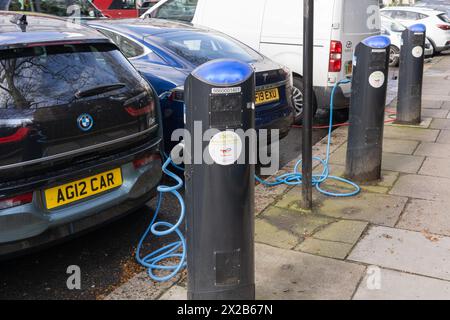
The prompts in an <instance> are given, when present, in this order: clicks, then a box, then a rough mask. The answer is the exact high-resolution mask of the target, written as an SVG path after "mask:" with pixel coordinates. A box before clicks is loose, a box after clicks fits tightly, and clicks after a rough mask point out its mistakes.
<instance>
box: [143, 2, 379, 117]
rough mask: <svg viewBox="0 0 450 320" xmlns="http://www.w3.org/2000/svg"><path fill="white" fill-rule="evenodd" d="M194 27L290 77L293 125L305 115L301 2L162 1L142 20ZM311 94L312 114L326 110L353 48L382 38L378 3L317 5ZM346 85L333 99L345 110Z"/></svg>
mask: <svg viewBox="0 0 450 320" xmlns="http://www.w3.org/2000/svg"><path fill="white" fill-rule="evenodd" d="M142 17H143V18H145V17H151V18H160V19H172V20H182V21H187V22H192V23H194V24H196V25H202V26H206V27H209V28H213V29H216V30H219V31H222V32H224V33H226V34H228V35H230V36H232V37H234V38H236V39H238V40H240V41H242V42H244V43H246V44H247V45H249V46H251V47H252V48H254V49H255V50H257V51H259V52H261V53H262V54H264V55H266V56H268V57H269V58H271V59H272V60H274V61H276V62H278V63H281V64H284V65H286V66H287V67H289V68H290V69H291V70H292V71H293V73H294V87H295V89H294V102H295V105H296V115H297V119H300V118H301V116H302V110H303V94H302V91H303V88H302V86H303V85H302V81H301V78H302V74H303V50H302V45H303V1H301V0H162V1H160V2H159V3H158V4H157V5H155V6H154V7H153V8H151V9H150V10H148V11H147V12H146V13H145V14H144V15H143V16H142ZM314 29H315V35H314V45H315V50H314V89H315V90H314V91H315V95H316V106H315V107H316V108H317V107H319V108H327V107H329V101H330V95H331V90H332V88H333V86H334V85H335V84H336V83H337V82H338V81H339V80H341V79H343V78H346V77H349V76H351V74H352V58H353V51H354V49H355V46H356V45H357V44H358V43H359V42H361V41H362V40H363V39H365V38H367V37H369V36H373V35H379V34H380V13H379V0H315V26H314ZM349 101H350V85H344V86H342V90H338V91H337V94H336V97H335V107H336V108H346V107H348V105H349Z"/></svg>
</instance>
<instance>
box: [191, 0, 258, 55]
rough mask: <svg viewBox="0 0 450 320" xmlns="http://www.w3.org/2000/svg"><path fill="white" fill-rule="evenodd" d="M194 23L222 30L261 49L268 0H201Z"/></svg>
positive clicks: (252, 46) (256, 48)
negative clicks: (263, 22) (262, 27)
mask: <svg viewBox="0 0 450 320" xmlns="http://www.w3.org/2000/svg"><path fill="white" fill-rule="evenodd" d="M199 4H200V5H201V6H200V5H199V7H198V8H197V9H198V13H196V16H195V18H194V20H193V22H194V23H197V24H200V25H204V26H207V27H209V28H212V29H215V30H218V31H221V32H223V33H225V34H227V35H229V36H232V37H234V38H236V39H238V40H239V41H241V42H244V43H245V44H246V45H248V46H250V47H251V48H253V49H255V50H257V51H259V35H260V34H261V24H262V20H263V14H264V7H265V4H266V0H244V1H243V0H226V1H211V0H200V1H199Z"/></svg>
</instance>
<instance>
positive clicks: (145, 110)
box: [125, 101, 155, 117]
mask: <svg viewBox="0 0 450 320" xmlns="http://www.w3.org/2000/svg"><path fill="white" fill-rule="evenodd" d="M125 110H126V111H127V112H128V114H129V115H130V116H133V117H139V116H143V115H145V114H149V113H153V112H154V111H155V102H154V101H152V102H150V103H149V104H148V105H146V106H145V107H142V108H134V107H133V106H129V107H126V108H125Z"/></svg>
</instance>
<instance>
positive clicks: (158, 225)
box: [136, 158, 186, 282]
mask: <svg viewBox="0 0 450 320" xmlns="http://www.w3.org/2000/svg"><path fill="white" fill-rule="evenodd" d="M170 164H172V165H174V163H173V162H172V159H171V158H167V160H166V161H165V162H164V165H163V167H162V169H163V172H164V173H165V174H166V175H168V176H169V177H171V178H172V179H174V180H175V181H176V182H177V184H176V185H175V186H173V187H169V186H164V185H161V186H159V187H158V189H157V190H158V192H159V196H158V202H157V206H156V210H155V214H154V216H153V219H152V221H151V222H150V225H149V227H148V228H147V230H146V231H145V232H144V234H143V236H142V238H141V240H140V241H139V244H138V247H137V249H136V260H137V261H138V262H139V263H140V264H141V265H142V266H143V267H145V268H147V272H148V275H149V276H150V278H152V279H153V280H155V281H157V282H165V281H169V280H170V279H172V278H173V277H175V276H176V275H177V273H178V272H179V271H180V270H181V269H183V268H184V267H186V240H185V238H184V236H183V234H182V233H181V231H180V229H179V227H180V225H181V224H182V223H183V219H184V216H185V212H186V207H185V204H184V200H183V197H182V196H181V194H180V192H179V191H178V190H180V189H181V188H183V180H182V179H181V178H180V177H178V176H177V175H176V174H174V173H172V172H170V171H169V170H168V169H167V168H168V166H169V165H170ZM166 193H170V194H172V195H174V196H175V197H176V198H177V200H178V202H179V203H180V206H181V211H180V217H179V219H178V221H177V222H176V223H175V224H171V223H168V222H165V221H160V222H156V219H157V218H158V214H159V211H160V210H161V203H162V200H163V195H164V194H166ZM173 232H175V233H176V234H177V235H178V238H179V241H176V242H173V243H171V244H169V245H166V246H164V247H163V248H160V249H158V250H156V251H153V252H151V253H150V254H148V255H146V256H144V257H141V251H142V245H143V243H144V241H145V239H147V237H148V236H149V234H150V233H151V234H153V235H154V236H156V237H164V236H167V235H169V234H171V233H173ZM180 250H181V253H180ZM174 258H175V259H179V263H178V264H175V265H162V264H161V263H162V262H163V261H164V260H168V259H174ZM156 271H163V272H164V271H166V272H168V271H171V272H170V273H169V274H167V275H165V276H158V275H156V274H155V272H156Z"/></svg>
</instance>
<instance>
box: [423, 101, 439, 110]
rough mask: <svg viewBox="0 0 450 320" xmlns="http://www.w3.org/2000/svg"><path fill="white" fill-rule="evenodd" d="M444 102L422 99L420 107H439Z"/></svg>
mask: <svg viewBox="0 0 450 320" xmlns="http://www.w3.org/2000/svg"><path fill="white" fill-rule="evenodd" d="M443 104H444V102H443V101H442V100H438V101H433V100H422V108H425V109H441V107H442V105H443Z"/></svg>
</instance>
